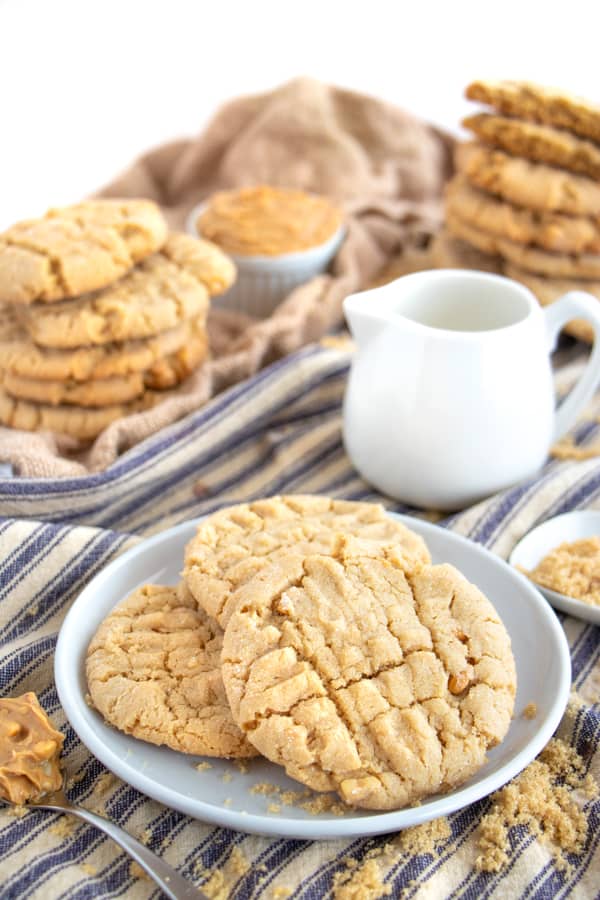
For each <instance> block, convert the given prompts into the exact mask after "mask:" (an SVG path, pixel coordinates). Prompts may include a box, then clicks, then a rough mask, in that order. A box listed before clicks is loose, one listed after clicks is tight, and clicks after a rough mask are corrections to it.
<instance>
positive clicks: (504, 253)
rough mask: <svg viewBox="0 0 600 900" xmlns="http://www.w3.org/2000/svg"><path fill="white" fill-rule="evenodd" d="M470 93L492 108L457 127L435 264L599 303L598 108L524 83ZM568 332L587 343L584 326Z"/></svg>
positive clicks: (542, 297)
mask: <svg viewBox="0 0 600 900" xmlns="http://www.w3.org/2000/svg"><path fill="white" fill-rule="evenodd" d="M466 96H467V97H468V98H469V99H471V100H476V101H478V102H480V103H484V104H487V105H488V106H490V107H492V111H491V112H481V113H477V114H476V115H472V116H469V117H467V118H466V119H465V120H464V121H463V125H464V126H465V127H466V128H468V129H469V130H470V131H471V132H473V134H474V135H475V137H476V138H477V140H476V141H474V142H468V143H461V144H458V145H457V148H456V154H455V163H456V169H457V172H456V174H455V176H454V177H453V178H452V180H451V181H450V182H449V184H448V187H447V193H446V227H445V229H444V230H443V231H442V232H441V233H440V234H439V235H438V236H437V238H436V239H435V241H434V244H433V248H432V253H433V261H434V264H435V265H436V266H438V267H459V268H476V269H483V270H487V271H492V272H500V273H502V274H505V275H507V276H508V277H510V278H514V279H515V280H517V281H520V282H522V283H523V284H524V285H526V286H527V287H528V288H529V289H530V290H531V291H533V293H534V294H535V295H536V296H537V298H538V300H539V302H540V303H541V304H542V305H547V304H549V303H552V302H553V301H554V300H556V299H558V298H559V297H560V296H562V294H564V293H566V292H567V291H570V290H584V291H587V292H588V293H591V294H593V295H595V296H596V297H598V299H599V300H600V107H596V106H593V105H592V104H590V103H587V102H586V101H584V100H579V99H577V98H574V97H570V96H569V95H567V94H564V93H561V92H560V91H557V90H553V89H549V88H544V87H540V86H537V85H532V84H528V83H523V82H513V81H498V82H486V81H475V82H473V83H472V84H470V85H469V86H468V87H467V90H466ZM567 330H568V331H569V332H570V333H571V334H573V335H574V336H576V337H579V338H582V339H583V340H587V341H591V340H592V338H593V335H592V330H591V327H590V326H589V325H588V324H587V323H584V322H579V321H575V322H572V323H570V324H569V325H568V327H567Z"/></svg>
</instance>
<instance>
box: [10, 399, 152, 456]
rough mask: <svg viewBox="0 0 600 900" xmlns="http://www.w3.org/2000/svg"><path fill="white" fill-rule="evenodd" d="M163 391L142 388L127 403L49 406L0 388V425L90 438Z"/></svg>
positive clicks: (149, 402)
mask: <svg viewBox="0 0 600 900" xmlns="http://www.w3.org/2000/svg"><path fill="white" fill-rule="evenodd" d="M166 396H167V394H165V393H160V392H154V391H146V393H145V394H144V395H143V396H142V397H139V398H138V399H137V400H133V401H132V402H131V403H117V404H113V405H112V406H102V407H98V408H96V409H95V408H93V407H88V406H49V405H46V404H41V403H32V402H30V401H29V400H16V399H15V398H14V397H11V396H9V394H7V393H6V391H5V390H4V389H2V388H0V425H7V426H8V427H9V428H19V429H22V430H23V431H54V432H56V433H57V434H64V435H67V436H69V437H72V438H76V439H77V440H80V441H81V442H82V443H85V442H87V441H91V440H93V439H94V438H95V437H97V436H98V435H99V434H100V432H101V431H104V429H105V428H107V427H108V426H109V425H110V424H111V422H114V421H116V419H122V418H123V417H124V416H130V415H132V414H133V413H137V412H141V411H142V410H144V409H149V408H150V407H151V406H155V405H156V404H157V403H160V402H161V400H163V399H165V397H166Z"/></svg>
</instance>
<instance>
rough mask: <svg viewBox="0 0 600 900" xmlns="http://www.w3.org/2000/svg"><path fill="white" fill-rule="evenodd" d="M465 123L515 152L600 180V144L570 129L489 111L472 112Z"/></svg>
mask: <svg viewBox="0 0 600 900" xmlns="http://www.w3.org/2000/svg"><path fill="white" fill-rule="evenodd" d="M463 125H464V127H465V128H468V129H469V131H472V132H473V133H474V134H475V135H477V137H478V138H479V139H480V140H482V141H485V143H486V144H491V145H492V146H494V147H499V148H500V149H501V150H505V151H506V152H507V153H512V154H513V155H514V156H524V157H525V158H526V159H532V160H533V161H534V162H542V163H548V165H551V166H558V167H559V168H562V169H568V170H569V171H571V172H576V173H578V174H579V175H587V176H589V177H590V178H593V179H595V180H596V181H600V147H599V146H597V145H596V144H593V143H592V142H591V141H587V140H584V139H583V138H580V137H576V136H575V135H574V134H570V133H569V132H568V131H560V129H558V128H552V127H551V126H550V125H538V124H535V123H533V122H524V121H522V120H521V119H509V118H507V117H506V116H494V115H489V114H488V113H479V114H477V115H474V116H468V117H467V118H466V119H464V120H463Z"/></svg>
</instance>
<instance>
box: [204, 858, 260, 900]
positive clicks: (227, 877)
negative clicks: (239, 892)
mask: <svg viewBox="0 0 600 900" xmlns="http://www.w3.org/2000/svg"><path fill="white" fill-rule="evenodd" d="M249 868H250V862H249V860H248V859H247V858H246V856H245V855H244V853H243V852H242V850H240V848H239V847H234V848H233V850H232V851H231V855H230V857H229V859H228V860H227V862H226V863H225V865H224V866H223V867H222V868H221V869H205V868H204V866H203V865H202V863H200V862H197V863H196V864H195V866H194V875H195V876H196V877H197V878H207V881H205V882H204V884H202V885H201V889H202V891H204V893H205V894H206V896H207V897H210V900H228V898H229V896H230V894H231V889H232V887H233V886H234V884H235V883H236V882H237V881H239V879H240V878H241V877H242V876H243V875H245V874H246V872H247V871H248V870H249Z"/></svg>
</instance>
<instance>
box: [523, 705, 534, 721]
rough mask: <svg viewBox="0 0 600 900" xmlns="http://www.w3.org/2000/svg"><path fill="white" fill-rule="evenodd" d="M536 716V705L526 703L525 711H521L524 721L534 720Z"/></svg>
mask: <svg viewBox="0 0 600 900" xmlns="http://www.w3.org/2000/svg"><path fill="white" fill-rule="evenodd" d="M536 716H537V704H536V703H528V704H527V706H526V707H525V709H524V710H523V718H524V719H535V717H536Z"/></svg>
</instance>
